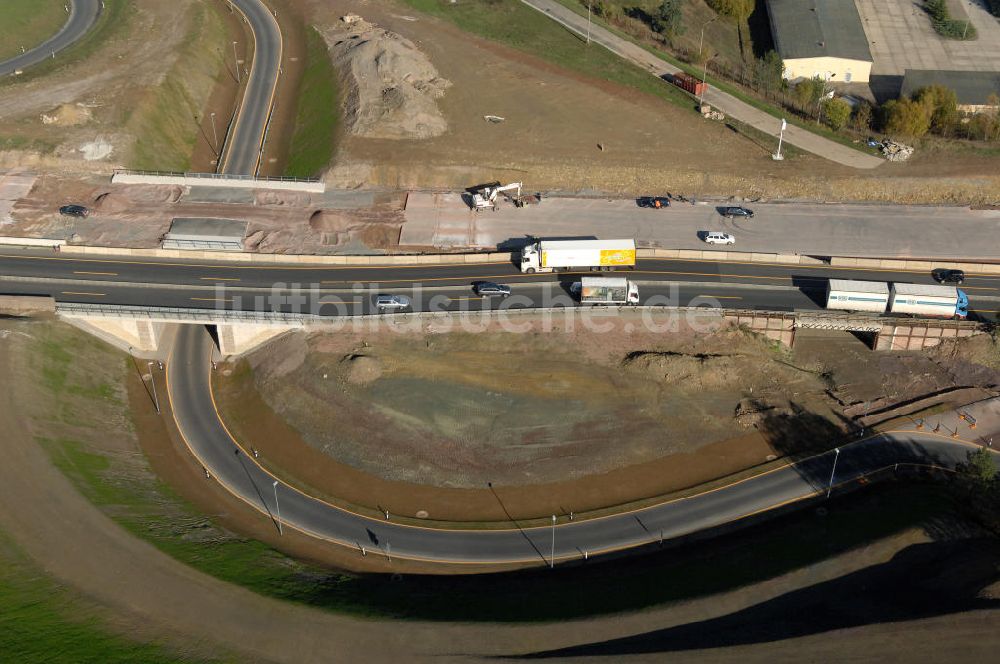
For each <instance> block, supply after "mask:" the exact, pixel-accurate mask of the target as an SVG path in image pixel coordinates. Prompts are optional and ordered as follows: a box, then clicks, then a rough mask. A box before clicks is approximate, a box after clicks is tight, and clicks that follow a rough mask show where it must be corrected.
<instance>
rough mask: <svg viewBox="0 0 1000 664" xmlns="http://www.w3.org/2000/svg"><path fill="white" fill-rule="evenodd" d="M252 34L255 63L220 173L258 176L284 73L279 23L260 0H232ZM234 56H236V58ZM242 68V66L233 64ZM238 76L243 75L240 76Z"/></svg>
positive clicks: (220, 166)
mask: <svg viewBox="0 0 1000 664" xmlns="http://www.w3.org/2000/svg"><path fill="white" fill-rule="evenodd" d="M231 4H232V5H233V6H234V7H235V9H237V10H238V11H239V13H240V14H242V16H243V17H244V19H245V20H246V22H247V24H248V25H249V26H250V31H251V32H252V34H253V42H254V47H253V62H252V63H251V64H250V72H249V75H248V76H247V77H246V79H244V80H245V81H246V87H245V88H244V93H243V99H242V100H241V101H240V104H239V106H238V108H237V110H236V113H235V115H234V118H233V123H232V126H231V127H230V130H229V133H228V135H227V137H226V141H225V145H224V148H223V154H222V158H221V160H220V161H219V172H220V173H224V174H227V175H251V176H255V175H257V171H258V170H259V169H260V159H261V152H262V150H263V145H264V138H265V135H266V133H267V127H268V123H269V122H270V118H271V109H272V108H273V107H274V102H275V91H276V90H277V87H278V76H279V75H280V73H281V57H282V49H283V42H282V38H281V30H280V28H279V27H278V20H277V19H276V18H275V17H274V15H273V14H272V13H271V10H270V9H268V8H267V6H266V5H265V4H264V3H263V2H261V1H260V0H232V2H231ZM234 57H235V56H234ZM234 64H235V66H236V67H239V63H238V62H237V63H234ZM237 76H238V77H239V76H242V74H240V73H238V74H237Z"/></svg>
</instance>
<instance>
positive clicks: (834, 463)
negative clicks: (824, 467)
mask: <svg viewBox="0 0 1000 664" xmlns="http://www.w3.org/2000/svg"><path fill="white" fill-rule="evenodd" d="M833 451H834V452H836V454H834V456H833V469H832V470H830V483H829V485H828V486H827V487H826V497H827V498H829V497H830V492H831V491H833V475H834V473H836V472H837V459H839V458H840V448H839V447H837V448H835V449H834V450H833Z"/></svg>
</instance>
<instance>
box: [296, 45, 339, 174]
mask: <svg viewBox="0 0 1000 664" xmlns="http://www.w3.org/2000/svg"><path fill="white" fill-rule="evenodd" d="M338 87H339V86H338V83H337V73H336V72H335V71H334V70H333V64H332V63H331V62H330V55H329V53H328V51H327V48H326V42H325V41H323V37H322V36H321V35H320V34H319V33H318V32H317V31H316V30H315V28H312V27H310V28H308V29H307V30H306V66H305V70H304V71H303V73H302V81H301V83H300V84H299V100H298V107H297V108H296V111H295V130H294V132H293V133H292V142H291V146H290V148H289V152H288V162H287V164H286V166H285V175H287V176H290V177H300V178H307V177H315V176H317V175H319V174H320V172H321V171H322V170H323V169H324V168H326V167H327V166H328V165H329V164H330V161H331V160H332V159H333V151H334V147H335V146H336V139H337V126H338V125H339V124H340V104H339V100H338V94H339V90H338Z"/></svg>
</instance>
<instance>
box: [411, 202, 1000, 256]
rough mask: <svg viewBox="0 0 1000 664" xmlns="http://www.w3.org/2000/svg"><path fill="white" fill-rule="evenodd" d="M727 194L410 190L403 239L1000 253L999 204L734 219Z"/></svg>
mask: <svg viewBox="0 0 1000 664" xmlns="http://www.w3.org/2000/svg"><path fill="white" fill-rule="evenodd" d="M723 205H725V204H724V203H720V202H707V201H706V202H702V201H699V202H698V204H696V205H691V204H682V203H675V204H674V205H672V206H670V207H669V208H667V209H664V210H653V209H647V208H639V207H637V206H636V203H635V200H634V199H627V200H609V199H604V198H596V199H586V198H545V199H543V201H542V203H541V204H540V205H528V206H526V207H524V208H520V209H516V208H514V207H513V206H512V205H510V204H509V203H507V204H504V205H503V206H502V207H501V208H500V211H499V212H491V211H486V212H479V213H476V212H472V211H471V210H470V209H469V206H468V205H467V204H466V203H465V202H463V200H462V197H461V196H460V195H459V194H432V193H422V192H411V193H410V195H409V198H408V200H407V205H406V211H405V217H406V223H404V224H403V232H402V236H401V238H400V244H402V245H411V246H414V245H415V246H434V247H448V248H451V247H477V248H496V247H497V246H498V245H499V246H501V247H503V248H509V247H511V246H512V245H513V244H516V243H518V242H519V241H520V242H523V240H524V238H525V237H526V236H528V235H538V236H542V237H549V238H552V237H597V238H604V239H607V238H635V239H636V240H637V241H638V242H639V244H640V246H645V247H662V248H666V249H705V248H707V247H708V245H706V244H705V243H703V242H702V241H701V240H700V239H699V237H698V232H699V231H725V232H727V233H732V234H733V235H734V236H735V237H736V246H735V247H733V248H734V249H735V250H736V251H759V252H764V253H772V252H777V253H788V254H805V255H815V256H874V257H909V258H962V259H972V258H991V259H1000V242H996V241H995V240H994V239H993V238H996V237H998V236H1000V211H998V210H970V209H969V208H967V207H965V208H962V207H931V206H916V205H842V204H829V205H824V204H808V203H761V204H752V205H749V206H748V207H751V208H753V210H754V211H755V212H756V216H755V217H754V219H753V220H752V221H748V220H740V219H737V220H728V219H725V218H724V217H723V216H722V215H721V214H720V213H719V208H720V207H721V206H723Z"/></svg>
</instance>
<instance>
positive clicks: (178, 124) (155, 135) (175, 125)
mask: <svg viewBox="0 0 1000 664" xmlns="http://www.w3.org/2000/svg"><path fill="white" fill-rule="evenodd" d="M222 11H223V9H222V6H221V5H220V4H219V3H217V2H207V3H196V4H192V5H191V6H190V8H189V10H188V11H187V13H186V14H185V15H184V16H183V17H182V18H181V20H183V21H185V22H186V24H187V26H188V30H187V31H186V37H185V40H184V41H183V42H182V43H181V45H180V49H179V53H178V57H177V60H176V61H175V62H174V65H173V66H172V67H171V68H170V70H169V71H168V72H167V74H166V76H165V77H164V78H163V80H162V82H161V83H160V84H159V85H158V86H156V87H153V88H150V89H148V90H147V91H146V92H145V93H144V94H143V96H142V98H141V99H140V100H139V102H138V103H137V104H136V106H135V107H134V108H133V109H132V110H131V111H129V113H128V116H127V119H126V121H125V126H126V129H127V130H128V131H129V133H130V134H132V135H133V136H134V137H135V143H134V144H133V146H132V149H131V154H130V155H129V156H128V158H127V160H126V161H127V164H128V166H129V167H131V168H138V169H144V170H159V171H185V170H188V169H189V167H190V165H191V156H192V154H193V152H194V149H195V143H196V142H197V141H198V140H208V137H207V136H204V135H202V134H201V131H200V129H199V122H198V118H200V116H201V114H202V111H203V108H204V106H205V104H206V102H207V100H208V98H209V95H210V94H211V93H212V89H213V88H214V87H215V85H216V83H217V81H218V79H219V77H221V76H227V75H228V72H227V71H226V69H225V67H224V61H225V56H224V53H226V52H227V51H226V50H225V49H223V48H221V46H220V45H222V44H226V43H228V41H229V40H228V32H227V31H226V26H225V24H224V23H223V17H222V14H221V12H222ZM225 123H226V118H225V117H220V118H219V124H220V125H221V126H220V128H219V130H220V132H224V131H225V126H226V124H225ZM220 140H221V136H220Z"/></svg>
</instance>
